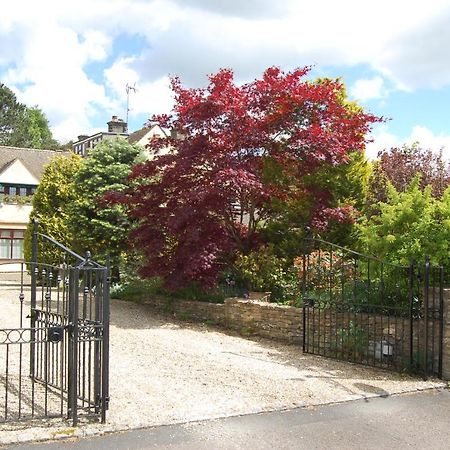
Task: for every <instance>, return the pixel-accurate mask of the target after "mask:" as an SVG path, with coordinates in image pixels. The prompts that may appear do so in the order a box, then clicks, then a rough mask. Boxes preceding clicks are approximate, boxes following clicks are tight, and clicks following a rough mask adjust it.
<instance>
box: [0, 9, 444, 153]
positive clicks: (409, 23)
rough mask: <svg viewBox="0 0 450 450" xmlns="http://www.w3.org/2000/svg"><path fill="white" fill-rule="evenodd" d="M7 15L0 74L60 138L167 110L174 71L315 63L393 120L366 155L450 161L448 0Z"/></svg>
mask: <svg viewBox="0 0 450 450" xmlns="http://www.w3.org/2000/svg"><path fill="white" fill-rule="evenodd" d="M7 4H8V6H6V7H5V6H4V7H3V8H2V14H1V15H0V42H1V45H0V80H1V81H2V82H3V83H5V84H6V85H7V86H9V87H10V88H12V89H13V90H14V91H15V92H16V94H17V96H18V98H19V100H21V101H22V102H24V103H26V104H28V105H38V106H40V107H41V108H42V109H43V111H44V112H45V113H46V114H47V116H48V118H49V120H50V124H51V127H52V130H53V133H54V135H55V137H56V138H58V139H60V140H61V141H67V140H70V139H73V138H76V136H77V135H78V134H82V133H83V134H84V133H91V132H95V131H98V130H104V129H105V127H106V122H107V121H108V120H109V119H110V117H111V116H112V115H118V116H119V117H123V118H125V114H126V111H125V109H126V107H125V104H126V94H125V86H126V84H127V83H129V84H134V83H135V86H136V88H137V92H136V93H135V94H132V96H131V101H130V103H131V104H130V106H131V111H130V120H129V122H130V126H129V128H130V130H135V129H138V128H140V127H141V126H142V125H143V124H144V122H145V121H146V120H147V118H149V117H151V115H152V114H154V113H162V112H169V111H170V108H171V104H172V98H171V93H170V90H169V88H168V77H169V75H179V76H180V77H181V79H182V80H183V81H184V82H185V83H186V84H187V85H189V86H201V85H204V84H205V80H206V78H205V77H206V74H208V73H213V72H215V71H217V70H218V69H219V68H221V67H230V68H232V69H233V70H234V71H235V76H236V79H237V81H238V82H245V81H249V80H252V79H254V78H256V77H259V76H260V75H261V73H262V72H263V71H264V69H265V68H267V67H269V66H272V65H278V66H281V67H282V68H283V69H285V70H290V69H293V68H295V67H302V66H305V65H312V66H313V71H312V73H311V76H313V77H315V76H329V77H342V79H343V81H344V82H345V84H346V86H347V90H348V93H349V95H350V97H351V98H353V99H357V100H358V101H359V102H360V103H361V104H362V105H363V106H364V107H365V108H366V109H367V110H369V111H370V112H372V113H374V114H377V115H383V116H385V117H388V118H390V119H391V120H390V121H388V122H387V123H385V124H384V125H381V126H377V127H376V128H375V129H374V131H373V135H372V138H373V140H374V142H373V143H372V144H370V145H369V146H368V153H369V154H370V155H371V156H375V155H376V153H377V151H378V150H380V149H382V148H385V147H391V146H396V145H401V144H403V143H412V142H414V141H419V142H420V143H421V144H422V146H424V147H427V148H432V149H434V150H436V151H438V150H439V149H440V148H442V147H443V148H444V154H445V155H446V157H448V158H449V159H450V120H449V117H450V114H449V112H450V58H448V55H447V52H448V50H447V49H448V48H450V27H448V23H450V2H448V0H428V1H427V2H423V1H415V0H410V1H405V0H397V1H392V0H389V1H388V0H379V1H377V2H372V1H363V0H341V1H339V2H336V1H334V0H322V1H321V2H306V1H305V2H302V1H300V0H278V1H276V2H275V1H273V0H78V1H77V2H73V1H66V0H41V1H39V2H35V1H33V0H15V1H14V2H7Z"/></svg>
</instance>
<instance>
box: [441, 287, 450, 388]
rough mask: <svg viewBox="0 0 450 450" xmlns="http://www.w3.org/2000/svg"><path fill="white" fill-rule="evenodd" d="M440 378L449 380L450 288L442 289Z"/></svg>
mask: <svg viewBox="0 0 450 450" xmlns="http://www.w3.org/2000/svg"><path fill="white" fill-rule="evenodd" d="M443 321H444V323H443V330H444V332H443V339H442V378H443V379H444V380H450V288H446V289H444V314H443Z"/></svg>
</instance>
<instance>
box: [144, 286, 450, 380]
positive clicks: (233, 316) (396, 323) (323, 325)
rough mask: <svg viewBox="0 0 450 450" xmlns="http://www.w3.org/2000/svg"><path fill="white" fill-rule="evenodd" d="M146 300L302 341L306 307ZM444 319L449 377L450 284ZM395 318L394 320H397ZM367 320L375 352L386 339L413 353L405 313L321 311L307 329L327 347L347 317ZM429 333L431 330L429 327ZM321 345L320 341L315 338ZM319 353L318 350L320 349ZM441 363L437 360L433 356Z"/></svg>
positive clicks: (419, 327)
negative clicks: (399, 314)
mask: <svg viewBox="0 0 450 450" xmlns="http://www.w3.org/2000/svg"><path fill="white" fill-rule="evenodd" d="M145 303H147V304H149V305H151V306H153V307H155V308H157V309H158V310H160V311H163V312H166V313H167V312H171V313H173V314H175V315H176V316H177V317H178V318H180V319H182V320H194V321H202V322H207V323H208V322H209V323H211V324H217V325H222V326H225V327H227V328H231V329H234V330H236V331H238V332H240V333H241V334H244V335H256V336H262V337H266V338H270V339H276V340H280V341H285V342H290V343H296V344H300V345H301V344H303V310H302V308H294V307H292V306H284V305H278V304H274V303H267V302H261V301H255V300H245V299H239V298H228V299H226V300H225V302H224V303H223V304H214V303H205V302H198V301H185V300H173V301H171V302H168V301H167V300H166V299H161V298H152V299H148V300H147V301H146V302H145ZM443 316H444V321H443V359H442V375H443V378H444V379H446V380H450V288H449V289H444V312H443ZM393 319H395V320H393ZM350 320H352V321H354V322H356V324H358V325H361V326H364V327H365V329H368V331H369V335H368V337H369V340H370V341H371V343H372V346H373V353H374V357H376V356H377V355H376V352H377V349H376V347H375V346H376V343H377V342H388V343H392V344H394V345H395V348H396V351H395V352H396V357H397V358H403V359H407V358H408V357H409V345H408V341H407V336H409V334H410V330H409V321H408V320H407V319H401V318H392V317H387V316H380V315H375V314H370V315H368V314H355V315H351V314H344V315H342V316H340V315H339V314H336V313H333V314H330V313H328V314H327V313H325V314H324V313H322V315H319V316H315V317H313V318H311V317H308V316H307V317H306V325H307V327H308V328H310V327H312V330H311V328H310V331H309V333H308V335H309V336H310V340H315V342H316V343H317V342H320V341H319V336H318V335H317V336H315V334H317V333H318V330H319V329H321V330H322V331H321V332H320V333H319V334H320V335H321V337H320V340H323V343H324V344H323V345H324V346H325V347H324V348H328V347H329V344H330V342H331V341H332V339H333V338H334V339H335V337H336V330H338V329H340V328H345V327H348V325H349V321H350ZM437 323H438V322H434V324H433V322H431V321H430V323H429V325H428V326H429V330H434V331H433V333H437V338H436V339H435V340H434V341H431V344H430V345H431V346H433V345H434V348H433V349H432V348H431V347H430V348H429V352H430V354H431V352H433V353H434V355H435V357H436V358H437V356H438V354H439V348H438V347H439V345H438V343H439V339H438V336H439V335H440V332H439V330H438V329H437ZM423 329H424V324H423V321H422V320H416V321H414V330H413V346H414V347H413V348H414V349H418V348H420V347H419V345H422V344H420V342H423ZM430 333H431V331H430ZM315 345H317V344H315ZM319 353H320V352H319ZM435 364H436V365H437V360H436V361H435Z"/></svg>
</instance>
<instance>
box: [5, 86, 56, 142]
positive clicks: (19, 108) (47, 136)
mask: <svg viewBox="0 0 450 450" xmlns="http://www.w3.org/2000/svg"><path fill="white" fill-rule="evenodd" d="M0 145H6V146H12V147H24V148H37V149H40V148H47V149H55V148H59V144H58V143H57V142H56V141H55V140H54V139H53V137H52V133H51V131H50V128H49V124H48V120H47V118H46V117H45V114H44V113H43V112H42V111H41V110H40V109H39V108H38V107H32V108H29V107H27V106H26V105H24V104H22V103H20V102H18V101H17V98H16V96H15V94H14V93H13V92H12V91H11V89H9V88H8V87H7V86H5V85H4V84H2V83H0Z"/></svg>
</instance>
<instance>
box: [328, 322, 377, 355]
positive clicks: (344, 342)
mask: <svg viewBox="0 0 450 450" xmlns="http://www.w3.org/2000/svg"><path fill="white" fill-rule="evenodd" d="M336 334H337V341H336V347H337V350H338V351H341V352H342V353H343V355H342V356H353V357H361V356H362V355H364V354H366V352H367V347H368V345H369V338H368V336H367V331H366V329H365V328H364V327H362V326H361V325H359V324H358V323H356V322H355V321H353V320H350V321H349V323H348V326H347V327H343V328H340V329H339V330H337V333H336Z"/></svg>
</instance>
